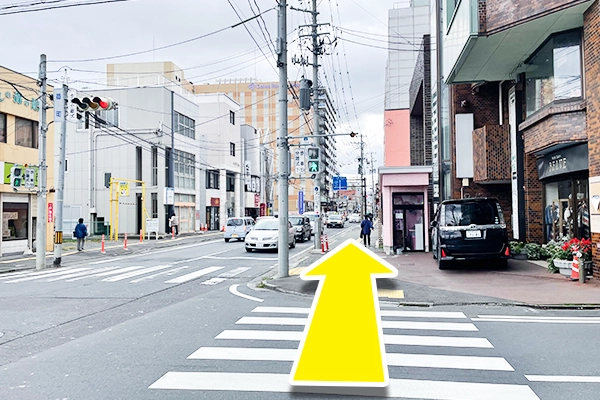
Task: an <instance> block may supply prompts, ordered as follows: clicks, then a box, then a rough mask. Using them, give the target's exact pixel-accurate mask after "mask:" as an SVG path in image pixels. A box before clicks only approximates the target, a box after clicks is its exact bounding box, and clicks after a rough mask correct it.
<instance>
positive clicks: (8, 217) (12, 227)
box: [2, 203, 28, 241]
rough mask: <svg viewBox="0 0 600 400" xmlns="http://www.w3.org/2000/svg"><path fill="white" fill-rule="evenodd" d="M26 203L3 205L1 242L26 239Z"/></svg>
mask: <svg viewBox="0 0 600 400" xmlns="http://www.w3.org/2000/svg"><path fill="white" fill-rule="evenodd" d="M27 221H28V204H27V203H4V204H3V213H2V240H3V241H8V240H25V239H27V233H28V227H27Z"/></svg>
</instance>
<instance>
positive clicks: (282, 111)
mask: <svg viewBox="0 0 600 400" xmlns="http://www.w3.org/2000/svg"><path fill="white" fill-rule="evenodd" d="M278 14H279V15H278V16H279V19H278V24H277V25H278V26H277V28H278V37H277V67H278V68H279V124H280V125H279V129H278V130H277V150H278V152H277V158H278V161H279V168H278V172H279V176H278V185H277V187H278V188H279V241H278V244H277V248H278V262H279V274H278V277H279V278H284V277H286V276H288V275H289V272H290V265H289V254H290V250H289V244H288V235H289V233H288V232H289V229H288V176H289V152H290V151H289V147H288V139H287V135H288V127H287V124H288V110H287V107H288V100H287V96H288V83H287V0H280V1H279V10H278Z"/></svg>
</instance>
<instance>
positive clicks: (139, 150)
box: [135, 146, 142, 186]
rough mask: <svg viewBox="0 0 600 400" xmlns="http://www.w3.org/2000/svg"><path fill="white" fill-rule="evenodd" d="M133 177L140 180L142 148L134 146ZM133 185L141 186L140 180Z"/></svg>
mask: <svg viewBox="0 0 600 400" xmlns="http://www.w3.org/2000/svg"><path fill="white" fill-rule="evenodd" d="M135 179H136V180H138V181H141V180H142V148H141V147H139V146H138V147H136V148H135ZM135 186H142V183H141V182H136V183H135Z"/></svg>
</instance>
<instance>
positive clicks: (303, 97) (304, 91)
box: [300, 79, 312, 111]
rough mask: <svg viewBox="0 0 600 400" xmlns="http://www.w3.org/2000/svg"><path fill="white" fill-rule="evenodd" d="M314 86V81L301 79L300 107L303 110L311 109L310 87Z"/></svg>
mask: <svg viewBox="0 0 600 400" xmlns="http://www.w3.org/2000/svg"><path fill="white" fill-rule="evenodd" d="M311 87H312V81H311V80H308V79H302V80H301V81H300V109H301V110H302V111H308V110H310V105H311V104H310V88H311Z"/></svg>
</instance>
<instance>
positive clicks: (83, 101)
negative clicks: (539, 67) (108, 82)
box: [71, 96, 117, 111]
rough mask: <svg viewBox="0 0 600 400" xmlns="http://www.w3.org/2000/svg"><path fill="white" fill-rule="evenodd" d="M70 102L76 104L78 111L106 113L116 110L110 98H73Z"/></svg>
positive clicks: (115, 104) (114, 103)
mask: <svg viewBox="0 0 600 400" xmlns="http://www.w3.org/2000/svg"><path fill="white" fill-rule="evenodd" d="M71 102H72V103H74V104H76V105H77V108H79V110H80V111H97V110H98V111H100V110H105V111H107V110H114V109H115V108H117V107H116V106H117V103H116V102H115V101H114V100H113V99H111V98H110V97H99V96H96V97H83V98H78V97H75V98H74V99H73V100H71Z"/></svg>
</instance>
